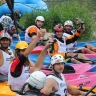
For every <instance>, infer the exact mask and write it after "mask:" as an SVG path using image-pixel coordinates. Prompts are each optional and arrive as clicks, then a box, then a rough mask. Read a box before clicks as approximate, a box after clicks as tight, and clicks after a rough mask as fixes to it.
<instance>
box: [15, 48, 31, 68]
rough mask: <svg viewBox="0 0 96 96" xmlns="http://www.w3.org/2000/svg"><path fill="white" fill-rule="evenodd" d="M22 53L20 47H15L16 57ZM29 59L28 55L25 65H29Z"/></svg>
mask: <svg viewBox="0 0 96 96" xmlns="http://www.w3.org/2000/svg"><path fill="white" fill-rule="evenodd" d="M19 55H20V49H15V57H17V56H19ZM29 63H30V61H29V59H28V57H26V62H25V66H29Z"/></svg>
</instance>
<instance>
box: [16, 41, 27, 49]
mask: <svg viewBox="0 0 96 96" xmlns="http://www.w3.org/2000/svg"><path fill="white" fill-rule="evenodd" d="M27 47H28V43H27V42H25V41H20V42H18V43H17V44H16V47H15V49H25V48H27Z"/></svg>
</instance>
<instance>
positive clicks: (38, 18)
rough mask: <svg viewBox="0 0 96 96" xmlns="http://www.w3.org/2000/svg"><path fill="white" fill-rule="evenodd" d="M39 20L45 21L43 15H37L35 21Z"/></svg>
mask: <svg viewBox="0 0 96 96" xmlns="http://www.w3.org/2000/svg"><path fill="white" fill-rule="evenodd" d="M37 20H39V21H43V22H44V21H45V20H44V17H43V16H37V17H36V20H35V22H36V21H37Z"/></svg>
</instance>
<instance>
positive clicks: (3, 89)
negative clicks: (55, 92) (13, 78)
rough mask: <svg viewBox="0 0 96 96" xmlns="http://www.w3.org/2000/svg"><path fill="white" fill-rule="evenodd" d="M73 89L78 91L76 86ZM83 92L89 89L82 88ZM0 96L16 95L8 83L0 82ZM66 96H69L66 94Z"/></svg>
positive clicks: (95, 91) (95, 90)
mask: <svg viewBox="0 0 96 96" xmlns="http://www.w3.org/2000/svg"><path fill="white" fill-rule="evenodd" d="M72 87H73V88H76V89H79V87H77V86H72ZM82 90H83V91H88V90H90V88H88V87H83V88H82ZM93 92H94V93H96V88H95V89H94V90H93ZM0 96H16V93H15V92H13V91H11V90H10V87H9V86H8V82H1V83H0ZM68 96H71V95H69V94H68Z"/></svg>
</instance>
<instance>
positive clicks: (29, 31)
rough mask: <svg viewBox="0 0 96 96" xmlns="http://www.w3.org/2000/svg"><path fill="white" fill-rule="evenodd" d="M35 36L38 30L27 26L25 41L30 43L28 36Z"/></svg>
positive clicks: (33, 26) (30, 38)
mask: <svg viewBox="0 0 96 96" xmlns="http://www.w3.org/2000/svg"><path fill="white" fill-rule="evenodd" d="M34 31H35V33H36V34H37V33H38V31H39V28H37V27H36V26H35V25H32V26H29V27H28V28H27V29H26V31H25V41H26V42H28V43H31V42H32V37H30V36H29V35H28V34H31V33H32V32H34Z"/></svg>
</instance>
